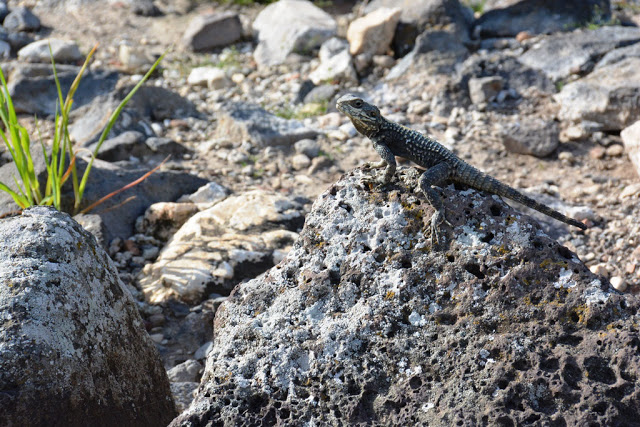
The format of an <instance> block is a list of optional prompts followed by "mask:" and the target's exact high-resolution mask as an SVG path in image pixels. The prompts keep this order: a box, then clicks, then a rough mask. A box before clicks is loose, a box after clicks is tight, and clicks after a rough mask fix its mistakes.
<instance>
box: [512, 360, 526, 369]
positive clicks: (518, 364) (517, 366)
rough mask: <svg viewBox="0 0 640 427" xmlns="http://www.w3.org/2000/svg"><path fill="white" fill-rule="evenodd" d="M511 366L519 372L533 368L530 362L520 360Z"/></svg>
mask: <svg viewBox="0 0 640 427" xmlns="http://www.w3.org/2000/svg"><path fill="white" fill-rule="evenodd" d="M511 366H513V367H514V369H516V370H518V371H526V370H528V369H529V368H530V367H531V366H530V365H529V362H528V361H527V360H526V359H519V360H516V361H515V362H513V363H512V364H511Z"/></svg>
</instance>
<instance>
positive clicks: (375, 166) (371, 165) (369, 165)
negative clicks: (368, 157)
mask: <svg viewBox="0 0 640 427" xmlns="http://www.w3.org/2000/svg"><path fill="white" fill-rule="evenodd" d="M385 166H387V162H385V161H384V160H382V161H380V162H367V163H365V164H364V165H362V168H363V169H380V168H383V167H385Z"/></svg>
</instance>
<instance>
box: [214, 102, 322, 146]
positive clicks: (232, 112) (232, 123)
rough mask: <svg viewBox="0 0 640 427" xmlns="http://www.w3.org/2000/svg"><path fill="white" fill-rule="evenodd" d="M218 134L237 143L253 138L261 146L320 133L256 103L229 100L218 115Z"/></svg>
mask: <svg viewBox="0 0 640 427" xmlns="http://www.w3.org/2000/svg"><path fill="white" fill-rule="evenodd" d="M216 135H217V136H218V137H220V138H225V139H229V140H232V141H236V142H238V143H240V142H242V141H250V142H252V143H253V145H255V146H258V147H267V146H276V145H287V146H288V145H292V144H293V143H295V142H296V141H299V140H301V139H305V138H315V137H316V136H317V132H316V131H314V130H313V129H309V128H307V127H305V126H304V125H303V124H302V123H301V122H299V121H298V120H294V119H290V120H289V119H284V118H282V117H278V116H276V115H275V114H272V113H270V112H268V111H266V110H265V109H264V108H261V107H260V106H258V105H255V104H249V103H246V102H228V103H226V104H225V105H224V106H223V107H222V109H221V111H220V115H219V117H218V127H217V128H216Z"/></svg>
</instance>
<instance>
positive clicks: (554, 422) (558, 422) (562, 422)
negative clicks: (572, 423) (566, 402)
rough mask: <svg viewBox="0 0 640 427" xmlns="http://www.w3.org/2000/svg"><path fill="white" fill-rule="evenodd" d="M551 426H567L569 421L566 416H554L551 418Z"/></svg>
mask: <svg viewBox="0 0 640 427" xmlns="http://www.w3.org/2000/svg"><path fill="white" fill-rule="evenodd" d="M549 427H567V422H566V421H565V419H564V417H562V416H560V415H559V416H558V418H554V419H552V420H551V424H549Z"/></svg>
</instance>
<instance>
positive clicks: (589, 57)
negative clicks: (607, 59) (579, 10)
mask: <svg viewBox="0 0 640 427" xmlns="http://www.w3.org/2000/svg"><path fill="white" fill-rule="evenodd" d="M638 41H640V28H634V27H620V26H606V27H600V28H597V29H594V30H588V29H581V30H576V31H573V32H571V33H564V34H557V35H551V36H548V37H546V38H544V39H543V40H542V41H540V42H539V43H536V44H535V45H533V46H532V47H531V49H529V50H528V51H526V52H525V53H524V54H522V55H521V56H519V57H518V60H519V61H520V62H522V63H523V64H524V65H526V66H528V67H531V68H533V69H535V70H542V71H543V72H544V73H545V74H546V75H547V76H548V77H549V78H551V79H552V80H561V79H565V78H567V77H569V76H570V75H571V74H577V73H587V72H589V71H591V69H592V68H593V67H594V65H595V63H596V62H597V60H598V59H599V58H600V57H601V56H603V55H604V54H606V53H608V52H610V51H612V50H614V49H616V48H618V47H622V46H626V45H629V44H633V43H637V42H638Z"/></svg>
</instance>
